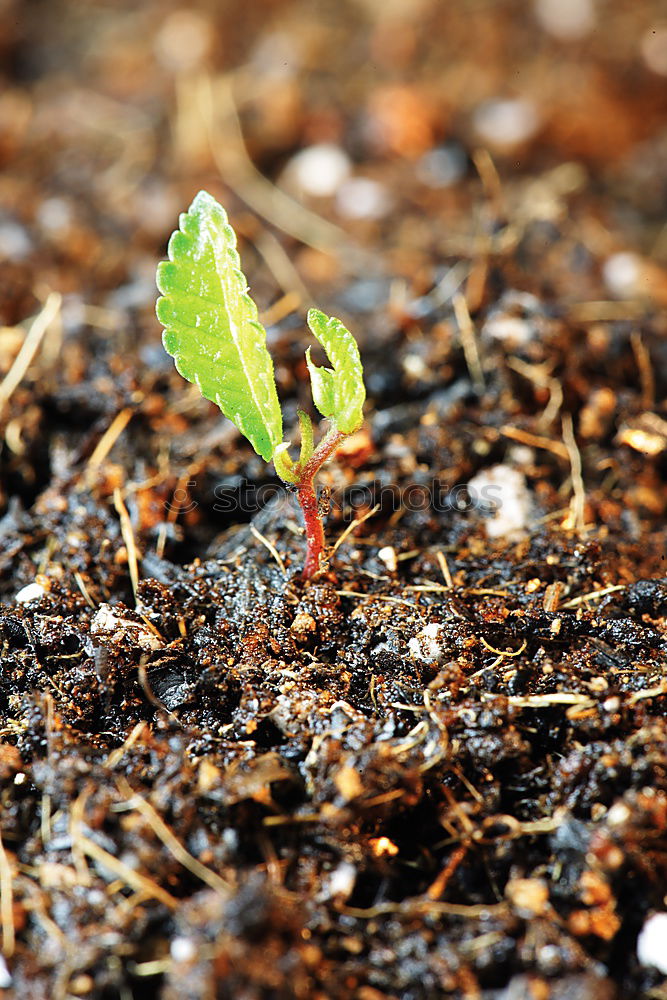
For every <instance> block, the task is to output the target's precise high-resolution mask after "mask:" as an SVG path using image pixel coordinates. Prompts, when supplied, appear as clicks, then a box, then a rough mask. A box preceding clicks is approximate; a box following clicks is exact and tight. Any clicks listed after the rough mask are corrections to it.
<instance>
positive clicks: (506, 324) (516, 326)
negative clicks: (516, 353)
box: [482, 315, 536, 349]
mask: <svg viewBox="0 0 667 1000" xmlns="http://www.w3.org/2000/svg"><path fill="white" fill-rule="evenodd" d="M535 332H536V331H535V325H534V324H533V323H529V322H528V321H527V320H525V319H521V318H520V317H519V316H507V315H500V316H490V317H489V319H487V320H486V322H485V323H484V325H483V327H482V336H487V337H492V338H493V339H494V340H500V341H501V342H502V343H504V344H506V345H507V347H509V348H510V349H514V348H516V347H521V346H522V345H524V344H528V343H529V342H530V341H531V340H533V339H534V338H535Z"/></svg>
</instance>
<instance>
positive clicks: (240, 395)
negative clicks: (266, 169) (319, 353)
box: [156, 191, 283, 462]
mask: <svg viewBox="0 0 667 1000" xmlns="http://www.w3.org/2000/svg"><path fill="white" fill-rule="evenodd" d="M179 225H180V229H177V230H176V232H175V233H173V234H172V237H171V239H170V240H169V249H168V255H169V260H168V261H163V262H162V263H161V264H160V265H159V266H158V272H157V284H158V288H159V290H160V291H161V292H162V297H161V298H159V299H158V301H157V307H156V312H157V317H158V319H159V320H160V322H161V323H162V325H163V326H164V328H165V329H164V333H163V337H162V341H163V343H164V346H165V349H166V350H167V351H168V352H169V354H171V356H172V357H173V358H174V361H175V362H176V367H177V369H178V371H179V372H180V373H181V375H182V376H183V377H184V378H186V379H187V380H188V381H189V382H194V383H195V384H196V385H197V386H198V388H199V390H200V392H201V394H202V396H205V397H206V399H210V400H212V402H214V403H217V404H218V406H219V407H220V409H221V410H222V412H223V413H224V415H225V416H226V417H228V418H229V419H230V420H232V421H233V422H234V423H235V424H236V426H237V427H238V429H239V430H240V431H241V433H242V434H244V435H245V436H246V437H247V438H248V440H249V441H250V443H251V445H252V446H253V448H254V449H255V451H256V452H257V453H258V454H259V455H261V456H262V458H264V459H265V460H266V461H267V462H268V461H269V460H270V459H271V457H272V455H273V452H274V449H275V448H276V447H277V445H279V444H280V441H281V439H282V434H283V431H282V415H281V412H280V403H279V402H278V394H277V392H276V384H275V379H274V374H273V362H272V360H271V356H270V355H269V352H268V351H267V349H266V330H265V329H264V327H263V326H262V324H261V323H260V322H259V321H258V319H257V306H256V305H255V303H254V302H253V300H252V299H251V297H250V296H249V295H248V283H247V281H246V279H245V276H244V274H243V272H242V271H241V266H240V260H239V255H238V253H237V251H236V234H235V232H234V230H233V229H232V227H231V225H230V224H229V221H228V219H227V213H226V212H225V210H224V208H223V207H222V205H220V204H218V202H217V201H216V200H215V198H213V197H212V196H211V195H210V194H208V193H207V192H206V191H200V192H199V194H198V195H197V197H196V198H195V199H194V201H193V202H192V205H191V206H190V208H189V210H188V211H187V212H186V213H183V214H182V215H181V217H180V220H179Z"/></svg>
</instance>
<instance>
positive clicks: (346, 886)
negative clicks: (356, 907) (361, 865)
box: [328, 861, 357, 899]
mask: <svg viewBox="0 0 667 1000" xmlns="http://www.w3.org/2000/svg"><path fill="white" fill-rule="evenodd" d="M356 880H357V869H356V868H355V867H354V865H352V864H350V862H349V861H343V862H342V864H340V865H338V867H337V868H335V869H334V870H333V871H332V873H331V875H330V877H329V885H328V890H329V891H328V895H329V898H332V897H334V896H339V897H342V898H343V899H347V898H348V896H349V895H350V893H351V892H352V890H353V889H354V883H355V882H356Z"/></svg>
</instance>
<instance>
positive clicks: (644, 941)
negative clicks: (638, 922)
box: [637, 913, 667, 976]
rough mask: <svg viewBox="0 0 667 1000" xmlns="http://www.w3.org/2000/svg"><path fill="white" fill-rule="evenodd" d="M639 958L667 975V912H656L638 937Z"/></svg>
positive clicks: (641, 961)
mask: <svg viewBox="0 0 667 1000" xmlns="http://www.w3.org/2000/svg"><path fill="white" fill-rule="evenodd" d="M637 958H638V959H639V961H640V963H641V964H642V965H652V966H653V967H654V968H655V969H657V970H658V972H660V973H662V975H663V976H667V913H654V914H653V915H652V916H650V917H649V918H648V920H646V921H645V923H644V926H643V927H642V929H641V931H640V932H639V937H638V938H637Z"/></svg>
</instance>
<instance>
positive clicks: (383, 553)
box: [378, 545, 398, 573]
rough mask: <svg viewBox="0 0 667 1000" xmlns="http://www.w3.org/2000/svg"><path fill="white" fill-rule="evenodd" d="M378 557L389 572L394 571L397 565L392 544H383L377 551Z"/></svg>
mask: <svg viewBox="0 0 667 1000" xmlns="http://www.w3.org/2000/svg"><path fill="white" fill-rule="evenodd" d="M378 559H379V560H380V561H381V562H383V563H384V564H385V566H386V567H387V569H388V570H389V572H390V573H395V572H396V569H397V567H398V562H397V560H396V549H395V548H394V547H393V545H385V546H383V547H382V548H381V549H380V550H379V551H378Z"/></svg>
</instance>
